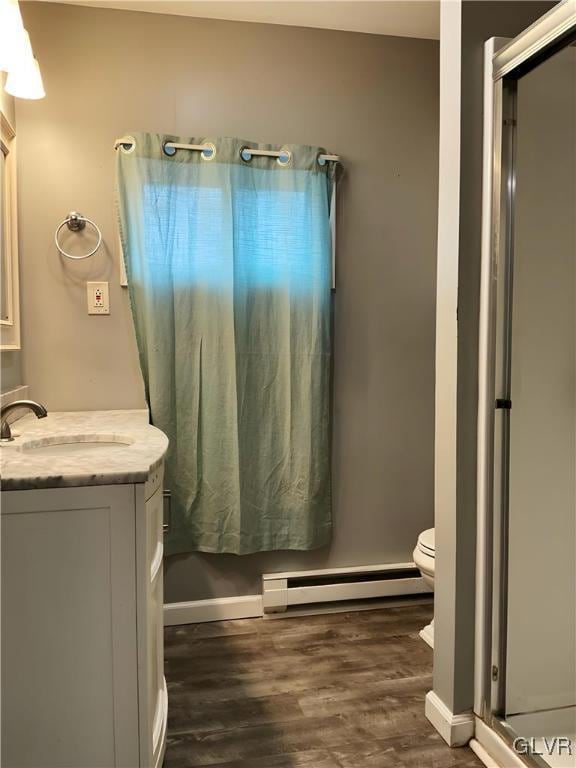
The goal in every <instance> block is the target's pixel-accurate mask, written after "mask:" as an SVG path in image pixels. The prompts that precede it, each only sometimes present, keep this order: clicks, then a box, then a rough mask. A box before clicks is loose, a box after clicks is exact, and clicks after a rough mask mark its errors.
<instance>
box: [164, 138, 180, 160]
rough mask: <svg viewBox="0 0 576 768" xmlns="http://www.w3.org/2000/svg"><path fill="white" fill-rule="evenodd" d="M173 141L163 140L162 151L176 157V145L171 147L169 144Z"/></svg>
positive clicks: (167, 155) (168, 155)
mask: <svg viewBox="0 0 576 768" xmlns="http://www.w3.org/2000/svg"><path fill="white" fill-rule="evenodd" d="M172 143H173V142H172V141H168V140H167V141H163V142H162V152H163V153H164V154H165V155H166V157H174V155H175V154H176V151H177V150H176V147H169V146H168V144H172Z"/></svg>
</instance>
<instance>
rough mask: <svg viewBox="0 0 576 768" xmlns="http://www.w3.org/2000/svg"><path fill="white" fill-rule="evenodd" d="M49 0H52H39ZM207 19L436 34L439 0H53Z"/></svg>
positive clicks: (401, 34) (425, 35) (436, 36)
mask: <svg viewBox="0 0 576 768" xmlns="http://www.w3.org/2000/svg"><path fill="white" fill-rule="evenodd" d="M43 1H44V2H50V1H53V0H43ZM57 1H58V2H64V3H71V4H73V5H89V6H96V7H99V8H118V9H123V10H130V11H146V12H149V13H168V14H176V15H179V16H196V17H203V18H209V19H228V20H232V21H252V22H260V23H265V24H288V25H290V26H298V27H320V28H322V29H340V30H347V31H350V32H369V33H372V34H375V35H395V36H399V37H421V38H430V39H439V38H440V0H352V1H350V0H255V1H254V0H252V2H245V0H204V1H203V2H196V0H57Z"/></svg>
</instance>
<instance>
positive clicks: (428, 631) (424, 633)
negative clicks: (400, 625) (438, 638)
mask: <svg viewBox="0 0 576 768" xmlns="http://www.w3.org/2000/svg"><path fill="white" fill-rule="evenodd" d="M419 634H420V637H421V638H422V640H424V642H425V643H426V644H427V645H429V646H430V648H432V650H434V619H432V621H431V622H430V624H426V626H425V627H424V629H421V630H420V633H419Z"/></svg>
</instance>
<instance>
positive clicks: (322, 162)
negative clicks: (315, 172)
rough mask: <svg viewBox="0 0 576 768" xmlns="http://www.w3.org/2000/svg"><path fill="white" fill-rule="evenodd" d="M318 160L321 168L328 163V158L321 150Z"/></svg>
mask: <svg viewBox="0 0 576 768" xmlns="http://www.w3.org/2000/svg"><path fill="white" fill-rule="evenodd" d="M316 162H317V163H318V165H319V166H320V167H321V168H324V166H325V165H327V164H328V160H326V158H325V157H324V156H323V154H322V153H321V152H319V153H318V157H317V158H316Z"/></svg>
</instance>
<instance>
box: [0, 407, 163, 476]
mask: <svg viewBox="0 0 576 768" xmlns="http://www.w3.org/2000/svg"><path fill="white" fill-rule="evenodd" d="M11 426H12V435H13V436H14V438H15V439H14V440H13V441H12V442H10V443H0V470H1V472H0V479H1V482H2V490H5V491H16V490H29V489H33V488H65V487H73V486H79V485H112V484H117V483H118V484H121V483H143V482H145V481H146V480H147V479H148V476H149V475H150V473H151V472H153V471H154V470H155V469H156V468H157V467H158V466H159V465H160V464H161V462H162V459H163V458H164V455H165V453H166V450H167V448H168V438H167V437H166V435H165V434H164V433H163V432H161V431H160V430H159V429H157V428H156V427H152V426H150V424H149V423H148V411H146V410H133V411H78V412H58V413H49V414H48V416H47V417H46V418H44V419H37V418H36V416H34V414H32V413H30V414H28V415H26V416H24V417H23V418H22V419H19V420H18V421H16V422H14V424H12V425H11ZM65 437H72V438H75V440H76V441H80V440H83V441H86V440H87V438H88V439H89V442H91V443H99V442H101V443H106V446H102V447H100V446H96V447H97V450H90V446H88V449H83V448H82V446H81V444H77V445H73V446H72V450H70V451H69V452H68V450H67V449H64V450H60V449H58V448H57V449H56V450H53V449H52V447H51V450H49V451H47V452H46V453H44V452H43V451H42V450H40V451H35V450H30V448H33V446H34V445H40V444H43V443H45V442H50V443H61V442H63V440H62V438H65ZM115 441H116V442H120V444H119V445H118V444H113V443H114V442H115ZM66 442H67V441H66ZM122 443H124V444H122ZM91 447H92V448H94V447H95V446H93V445H92V446H91Z"/></svg>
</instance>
